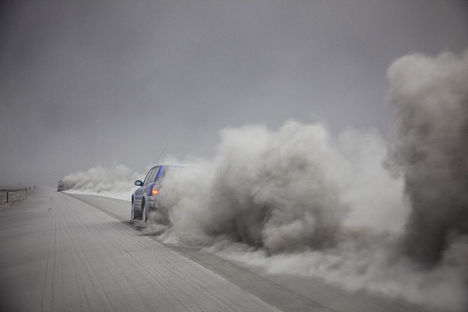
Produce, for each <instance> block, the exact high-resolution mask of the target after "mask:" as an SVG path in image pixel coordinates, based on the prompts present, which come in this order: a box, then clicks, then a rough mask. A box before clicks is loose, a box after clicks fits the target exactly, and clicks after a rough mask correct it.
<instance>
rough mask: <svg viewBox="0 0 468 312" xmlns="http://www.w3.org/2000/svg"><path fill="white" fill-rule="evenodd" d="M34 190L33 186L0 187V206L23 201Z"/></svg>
mask: <svg viewBox="0 0 468 312" xmlns="http://www.w3.org/2000/svg"><path fill="white" fill-rule="evenodd" d="M35 189H36V186H34V185H33V186H27V187H0V204H6V203H12V202H16V201H20V200H23V199H25V198H26V197H27V196H28V194H30V193H31V192H33V191H34V190H35Z"/></svg>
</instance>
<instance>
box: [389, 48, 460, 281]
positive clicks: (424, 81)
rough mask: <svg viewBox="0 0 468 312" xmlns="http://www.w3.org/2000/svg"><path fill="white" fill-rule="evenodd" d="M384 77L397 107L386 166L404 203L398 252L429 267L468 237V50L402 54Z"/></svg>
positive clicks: (391, 98)
mask: <svg viewBox="0 0 468 312" xmlns="http://www.w3.org/2000/svg"><path fill="white" fill-rule="evenodd" d="M388 79H389V82H390V100H391V101H392V103H394V104H395V105H396V106H397V108H398V119H397V127H396V131H395V134H394V141H393V144H392V146H391V154H390V155H391V156H390V163H391V164H392V165H393V167H394V169H395V170H397V171H399V172H400V173H401V174H402V176H403V178H404V181H405V194H406V195H407V197H408V200H409V202H410V206H411V214H410V218H409V221H408V224H407V226H406V232H405V235H404V236H403V239H402V245H403V249H404V252H405V253H406V254H407V255H408V256H410V257H411V258H412V259H414V260H416V261H418V262H422V263H425V264H427V265H436V264H437V263H439V262H440V261H441V260H442V258H443V257H444V254H445V251H446V250H447V249H449V248H450V246H451V245H452V244H453V243H454V241H459V240H460V239H461V240H464V241H466V238H467V235H468V144H467V143H468V51H465V52H464V53H462V54H461V55H455V54H453V53H448V52H447V53H442V54H441V55H439V56H437V57H435V58H432V57H428V56H425V55H422V54H413V55H408V56H405V57H402V58H400V59H398V60H397V61H396V62H394V63H393V64H392V66H391V67H390V68H389V71H388ZM464 248H468V246H467V245H465V247H464ZM464 273H465V275H466V274H467V273H468V272H466V271H465V272H464Z"/></svg>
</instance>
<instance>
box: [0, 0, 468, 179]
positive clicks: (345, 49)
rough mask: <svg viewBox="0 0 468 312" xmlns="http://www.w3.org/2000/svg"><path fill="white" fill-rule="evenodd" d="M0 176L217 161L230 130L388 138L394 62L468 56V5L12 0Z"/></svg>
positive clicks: (0, 78)
mask: <svg viewBox="0 0 468 312" xmlns="http://www.w3.org/2000/svg"><path fill="white" fill-rule="evenodd" d="M0 9H1V13H0V25H1V26H0V146H1V148H0V160H1V163H0V184H18V183H23V184H29V183H36V184H46V185H53V184H54V183H55V182H56V181H57V180H58V179H60V178H61V177H63V176H64V175H66V174H68V173H70V172H75V171H77V170H82V169H87V168H90V167H93V166H95V165H99V164H100V165H103V166H107V165H109V164H110V165H114V164H117V163H119V164H125V165H127V166H129V167H130V168H132V169H133V170H135V171H139V172H144V171H145V168H146V167H147V166H148V165H151V164H154V163H155V162H157V161H158V158H161V157H165V156H167V155H174V156H176V157H179V158H184V157H185V156H186V155H195V156H200V157H211V156H212V155H214V153H215V145H216V144H217V143H218V142H219V140H220V137H219V131H220V130H221V129H223V128H226V127H239V126H243V125H246V124H264V125H266V126H267V127H269V128H270V129H278V128H279V127H281V125H283V124H284V123H285V122H286V121H287V120H289V119H293V120H297V121H299V122H304V123H310V122H313V121H317V120H318V121H320V122H323V123H325V125H326V127H328V128H330V129H331V132H332V133H338V132H340V131H341V130H344V129H347V128H355V129H358V130H366V131H367V129H374V130H375V131H377V132H379V133H380V134H381V135H382V136H383V137H387V136H388V135H389V129H390V128H391V126H390V125H391V124H392V121H393V119H394V117H395V112H396V106H394V105H393V106H392V105H390V104H389V103H388V93H387V89H388V81H387V78H386V75H387V74H386V72H387V69H388V67H389V66H390V64H391V63H392V62H393V61H394V60H395V59H396V58H398V57H401V56H403V55H406V54H408V53H411V52H421V53H425V54H428V55H432V56H435V55H437V54H439V53H440V52H443V51H446V50H448V51H452V52H454V53H461V52H462V51H463V50H464V48H465V47H466V46H467V45H468V44H467V43H468V5H467V3H466V1H439V0H434V1H432V0H431V1H429V0H428V1H407V0H401V1H386V0H378V1H365V0H354V1H297V2H287V3H286V2H284V1H248V2H246V1H138V2H135V1H122V0H117V1H103V0H99V1H87V0H85V1H70V0H65V1H63V0H62V1H54V0H48V1H4V2H2V4H1V6H0Z"/></svg>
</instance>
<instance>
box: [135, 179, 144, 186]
mask: <svg viewBox="0 0 468 312" xmlns="http://www.w3.org/2000/svg"><path fill="white" fill-rule="evenodd" d="M135 185H136V186H143V182H141V180H136V181H135Z"/></svg>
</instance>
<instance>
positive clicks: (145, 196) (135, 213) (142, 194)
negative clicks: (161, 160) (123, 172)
mask: <svg viewBox="0 0 468 312" xmlns="http://www.w3.org/2000/svg"><path fill="white" fill-rule="evenodd" d="M183 167H185V166H184V165H157V166H154V167H153V168H151V169H150V170H149V171H148V174H147V175H146V178H145V180H144V181H141V180H136V181H135V185H136V186H140V188H139V189H137V190H136V191H135V192H134V193H133V195H132V207H131V219H132V220H135V219H137V218H138V219H140V220H142V221H146V220H147V219H148V215H149V212H150V211H151V210H155V209H156V208H158V199H159V191H160V189H161V186H162V184H163V181H164V178H165V177H166V175H167V173H168V172H170V171H175V170H176V169H180V168H183Z"/></svg>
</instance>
